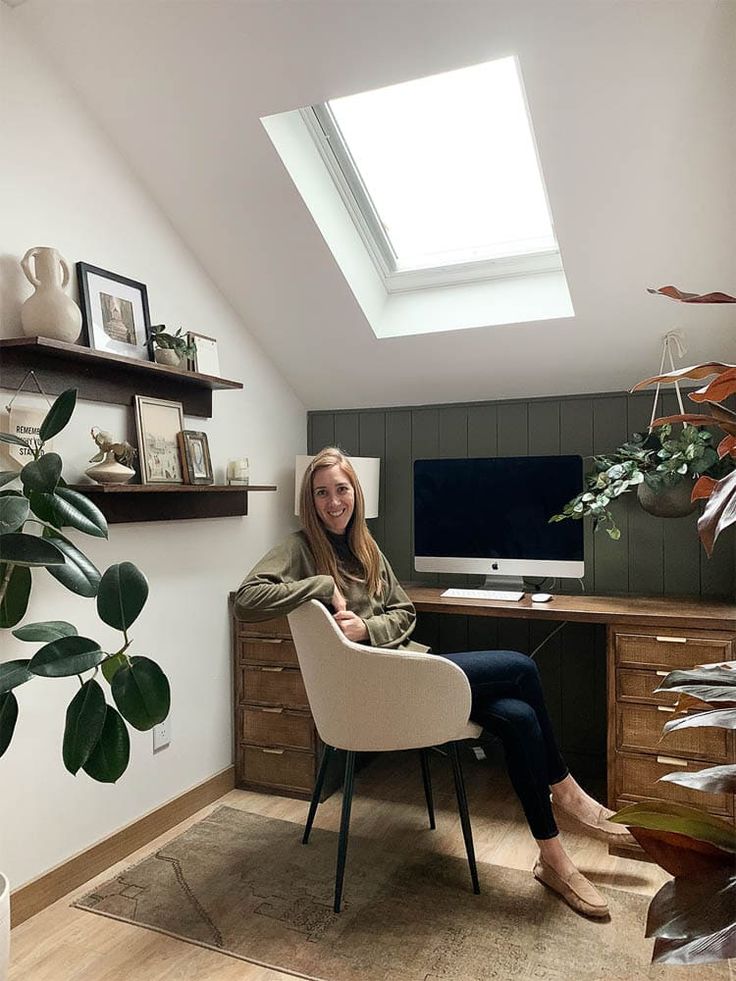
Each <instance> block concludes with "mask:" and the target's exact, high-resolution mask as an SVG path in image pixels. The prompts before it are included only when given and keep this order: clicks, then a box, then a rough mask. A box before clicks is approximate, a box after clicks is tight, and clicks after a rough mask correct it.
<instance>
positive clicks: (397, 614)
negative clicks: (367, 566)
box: [364, 555, 417, 647]
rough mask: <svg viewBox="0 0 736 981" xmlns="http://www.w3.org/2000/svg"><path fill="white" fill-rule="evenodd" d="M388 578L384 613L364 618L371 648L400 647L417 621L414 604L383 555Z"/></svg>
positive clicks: (384, 569) (383, 563)
mask: <svg viewBox="0 0 736 981" xmlns="http://www.w3.org/2000/svg"><path fill="white" fill-rule="evenodd" d="M381 559H382V565H383V571H384V573H385V577H386V587H385V588H386V597H385V599H384V601H383V612H382V613H378V614H376V615H375V616H371V617H366V618H364V623H365V625H366V628H367V630H368V639H369V641H370V646H371V647H398V646H399V645H400V644H403V643H404V642H405V641H407V640H408V639H409V636H410V634H411V633H412V631H413V630H414V627H415V625H416V621H417V614H416V610H415V609H414V604H413V603H412V601H411V600H410V599H409V597H408V596H407V595H406V593H405V592H404V590H403V589H402V587H401V585H400V583H399V580H398V579H397V578H396V576H395V574H394V570H393V569H392V568H391V566H390V565H389V563H388V560H387V559H386V557H385V556H384V555H381Z"/></svg>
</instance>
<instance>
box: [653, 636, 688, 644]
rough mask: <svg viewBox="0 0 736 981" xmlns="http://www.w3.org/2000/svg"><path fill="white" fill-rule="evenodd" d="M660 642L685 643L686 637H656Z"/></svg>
mask: <svg viewBox="0 0 736 981" xmlns="http://www.w3.org/2000/svg"><path fill="white" fill-rule="evenodd" d="M656 640H658V641H660V642H661V643H662V644H687V637H657V638H656Z"/></svg>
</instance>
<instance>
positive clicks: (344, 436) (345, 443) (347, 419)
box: [335, 412, 360, 456]
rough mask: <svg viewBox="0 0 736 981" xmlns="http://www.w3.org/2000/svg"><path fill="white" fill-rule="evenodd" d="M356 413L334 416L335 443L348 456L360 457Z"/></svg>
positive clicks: (342, 413)
mask: <svg viewBox="0 0 736 981" xmlns="http://www.w3.org/2000/svg"><path fill="white" fill-rule="evenodd" d="M358 419H359V417H358V413H357V412H338V413H337V415H336V416H335V443H336V444H337V445H338V446H339V447H340V449H341V450H342V451H343V452H344V453H347V454H348V455H349V456H360V448H359V444H360V438H359V435H358Z"/></svg>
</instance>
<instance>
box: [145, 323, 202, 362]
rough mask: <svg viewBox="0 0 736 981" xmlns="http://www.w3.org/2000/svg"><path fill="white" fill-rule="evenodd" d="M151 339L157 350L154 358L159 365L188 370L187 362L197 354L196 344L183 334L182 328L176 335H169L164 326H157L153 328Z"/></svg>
mask: <svg viewBox="0 0 736 981" xmlns="http://www.w3.org/2000/svg"><path fill="white" fill-rule="evenodd" d="M151 339H152V340H153V346H154V349H155V350H154V357H155V359H156V362H157V363H158V364H166V365H170V366H171V367H173V368H186V367H187V361H188V360H189V359H193V358H194V355H195V354H196V348H195V346H194V344H192V343H191V341H190V340H189V338H188V337H187V335H186V334H182V332H181V327H179V329H178V330H177V331H176V333H175V334H169V333H167V332H166V326H165V325H164V324H155V325H154V326H153V327H151Z"/></svg>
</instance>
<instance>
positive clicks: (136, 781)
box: [0, 5, 306, 888]
mask: <svg viewBox="0 0 736 981" xmlns="http://www.w3.org/2000/svg"><path fill="white" fill-rule="evenodd" d="M16 24H17V21H15V22H14V19H13V14H12V13H11V12H10V11H9V10H7V9H6V8H3V7H2V6H1V5H0V37H2V39H3V44H2V52H1V56H0V91H1V92H2V98H1V99H0V132H2V134H3V152H2V155H1V156H0V215H1V216H2V218H1V219H0V304H1V306H0V316H1V324H2V327H1V331H0V332H1V333H2V336H4V337H11V336H18V335H20V334H21V333H22V332H21V328H20V305H21V302H22V301H23V300H24V299H25V298H26V296H29V295H30V292H31V288H30V286H29V284H28V283H27V282H26V280H25V278H24V276H23V274H22V272H21V270H20V267H19V265H18V260H19V258H20V257H21V256H22V255H23V254H24V253H25V251H26V249H28V248H29V247H31V246H34V245H53V246H55V247H56V248H58V249H59V251H60V252H61V253H62V254H63V255H64V256H65V257H66V258H67V260H69V261H70V262H72V263H73V262H76V261H77V260H79V259H82V260H85V261H87V262H91V263H93V264H95V265H98V266H102V267H103V268H105V269H111V270H115V271H117V272H120V273H121V274H123V275H126V276H128V277H130V278H132V279H136V280H139V281H142V282H145V283H146V284H147V285H148V291H149V302H150V307H151V318H152V322H153V323H166V324H167V325H169V326H172V327H176V326H179V325H181V326H183V327H184V328H185V329H187V328H188V329H192V330H197V331H200V332H201V333H204V334H208V335H212V336H215V337H217V339H218V344H219V351H220V359H221V365H222V369H223V374H225V375H226V376H227V377H230V378H237V379H239V380H241V381H242V382H243V383H244V386H245V388H244V390H243V391H242V392H219V393H215V396H214V415H213V418H212V419H211V420H201V419H199V418H194V417H189V418H187V419H186V420H185V422H186V423H187V425H188V428H194V429H200V428H201V429H204V430H206V431H207V433H208V436H209V440H210V445H211V453H212V460H213V464H214V465H215V468H216V471H219V472H218V473H216V476H217V478H219V479H220V480H221V479H222V476H223V473H222V471H223V465H224V462H225V461H226V460H227V458H228V457H230V456H241V455H245V456H248V457H249V458H250V461H251V480H252V481H253V482H254V483H277V484H278V485H279V491H278V493H276V494H268V493H262V494H255V493H254V494H252V495H250V500H249V511H250V513H249V515H248V517H245V518H218V519H209V520H197V521H194V520H193V521H176V522H173V521H172V522H155V523H145V524H128V525H113V526H111V529H110V540H109V542H103V541H99V540H96V539H90V538H87V537H86V536H84V535H79V534H75V533H72V537H74V539H75V540H76V541H77V543H78V544H79V545H80V547H81V548H82V550H83V551H84V552H86V554H87V555H89V557H90V558H91V559H92V560H93V561H94V562H95V563H96V564H97V565H98V567H99V568H100V569H101V570H102V569H105V568H107V566H108V565H110V564H112V563H113V562H120V561H124V560H129V561H132V562H134V563H135V564H136V565H138V566H139V568H140V569H142V570H143V572H144V573H145V574H146V575H147V576H148V579H149V581H150V585H151V593H150V598H149V601H148V604H147V607H146V608H145V609H144V611H143V613H142V615H141V617H140V619H139V621H138V622H137V623H136V624H135V625H134V627H133V628H132V630H131V636H132V637H133V638H134V652H136V653H141V654H148V655H150V656H152V657H153V658H155V659H156V660H157V661H158V662H159V663H160V664H161V665H162V667H163V668H164V670H165V671H166V673H167V674H168V676H169V679H170V681H171V687H172V699H173V701H172V711H171V720H172V743H171V746H170V747H169V748H168V749H166V750H164V751H162V752H160V753H158V754H157V755H156V756H155V757H154V756H153V754H152V737H151V733H150V732H149V733H138V732H135V731H132V732H131V764H130V767H129V769H128V771H127V772H126V773H125V774H124V775H123V777H122V778H121V779H120V781H119V782H118V784H117V785H114V786H103V785H101V784H97V783H95V782H93V781H92V780H90V779H89V778H88V777H87V776H86V775H84V774H83V773H82V774H81V775H78V776H77V777H76V778H75V777H72V776H71V775H70V774H69V773H67V771H66V770H65V769H64V767H63V764H62V761H61V733H62V730H63V724H64V713H65V710H66V705H67V703H68V701H69V700H70V698H71V697H72V695H73V694H74V692H75V690H76V689H77V687H78V682H77V681H76V679H63V680H58V681H48V680H45V679H35V680H34V681H32V682H29V683H28V684H27V685H25V686H23V687H22V688H19V689H18V690H17V696H18V701H19V703H20V718H19V722H18V727H17V729H16V733H15V737H14V740H13V744H12V745H11V747H10V749H9V750H8V752H7V753H6V755H5V756H4V757H3V758H2V759H1V760H0V868H2V869H3V871H5V872H6V873H7V874H8V875H9V877H10V880H11V883H12V885H13V887H14V888H17V887H18V886H20V885H22V884H23V883H25V882H26V881H28V880H29V879H31V878H33V877H35V876H37V875H38V874H40V873H43V872H44V871H46V870H48V869H49V868H51V867H52V866H54V865H56V864H58V863H59V862H61V861H63V860H65V859H67V858H68V857H69V856H71V855H72V854H74V853H76V852H78V851H80V850H82V849H84V848H86V847H88V846H89V845H91V844H92V843H93V842H95V841H98V840H99V839H102V838H105V837H106V836H107V835H109V834H110V833H112V832H114V831H115V830H116V829H118V828H120V827H121V826H123V825H125V824H126V823H128V822H130V821H132V820H134V819H135V818H137V817H139V816H140V815H141V814H143V813H145V812H147V811H149V810H151V809H152V808H155V807H156V806H158V805H159V804H161V803H162V802H164V801H166V800H168V799H170V798H172V797H175V796H177V795H178V794H180V793H182V792H184V791H185V790H186V789H188V788H189V787H191V786H193V785H195V784H197V783H199V782H200V781H202V780H205V779H207V778H208V777H210V776H211V775H213V774H215V773H217V772H218V771H220V770H222V769H224V768H225V767H226V766H228V765H229V764H230V763H231V761H232V747H231V740H232V724H231V669H230V651H229V637H228V622H227V594H228V591H229V590H231V589H233V588H234V587H236V586H237V584H238V583H239V581H240V579H241V578H242V577H243V575H244V573H245V572H247V570H248V568H249V567H250V566H251V565H252V564H253V563H254V562H255V560H256V559H257V558H258V557H259V556H260V555H261V554H262V553H263V552H264V551H265V550H266V549H267V548H268V547H270V546H271V544H273V543H274V542H275V541H276V540H278V539H279V538H280V537H281V536H282V535H283V534H284V533H285V532H286V531H288V530H289V529H290V528H291V527H292V524H293V521H294V519H293V516H292V513H291V512H292V500H293V487H292V485H291V482H290V481H293V459H294V455H295V454H297V453H303V452H304V451H305V447H306V414H305V410H304V406H303V405H302V404H301V403H300V402H299V400H298V399H297V398H296V396H295V395H294V394H293V392H292V390H291V389H290V388H289V387H288V386H287V385H286V384H285V382H284V381H283V379H282V378H281V377H280V376H279V375H278V374H277V372H276V371H275V370H274V368H273V366H272V365H271V363H270V362H269V361H268V360H267V359H266V357H265V356H264V355H263V353H262V351H261V350H260V348H259V347H258V346H257V344H256V343H255V342H254V341H253V339H252V337H251V335H250V334H249V333H248V330H247V325H244V324H243V323H242V322H241V321H239V320H238V318H237V317H236V316H235V315H234V313H233V311H232V309H231V308H230V307H229V306H228V305H227V304H226V303H225V301H224V300H223V298H222V296H221V295H220V294H219V293H218V292H217V290H216V289H215V288H214V286H213V284H212V282H211V281H210V280H209V279H208V278H207V276H206V275H205V274H204V272H203V270H202V268H201V267H200V266H199V265H198V264H197V262H196V261H195V260H194V259H193V257H192V255H191V253H190V252H189V251H188V249H187V248H186V247H185V245H184V244H183V243H182V241H181V240H180V239H179V238H178V237H177V235H176V234H175V233H174V231H173V230H172V228H171V226H170V225H169V224H168V222H167V221H166V220H165V219H164V218H163V216H162V215H161V213H160V211H159V210H158V209H157V207H156V205H155V204H154V202H153V201H152V200H151V199H150V198H149V197H147V195H146V194H145V193H143V191H142V190H141V187H140V185H139V184H138V182H137V181H136V179H135V176H134V175H133V174H132V173H131V172H130V171H129V170H128V169H127V168H126V166H125V165H124V164H123V163H122V162H121V160H120V159H119V157H118V156H117V155H116V153H115V152H114V151H113V150H112V148H111V145H110V143H109V142H108V141H107V139H106V137H105V136H104V135H103V133H102V132H101V130H100V129H98V128H97V127H96V126H95V125H93V124H92V123H91V122H90V120H89V118H88V117H87V116H86V115H85V114H84V113H83V112H82V111H81V110H80V108H79V105H78V103H77V101H76V99H75V98H74V97H73V96H72V95H71V93H70V92H69V91H68V90H67V89H66V88H65V87H64V86H63V85H62V84H61V83H60V82H59V80H58V79H57V78H55V77H54V76H53V75H52V74H50V73H49V71H48V70H47V69H46V67H45V65H44V64H43V63H42V60H41V59H40V58H39V57H38V55H37V54H36V52H35V50H34V49H33V48H32V47H31V46H30V45H29V44H28V43H27V41H26V40H25V39H24V38H23V37H22V36H21V35H20V34H19V32H18V29H17V27H16ZM0 397H1V398H2V405H3V406H4V405H5V404H6V403H7V393H6V392H4V391H3V392H2V393H0ZM92 425H98V426H100V427H102V428H103V429H108V430H110V431H112V432H113V433H115V434H118V435H123V434H125V433H127V434H128V435H129V436H130V435H131V434H132V432H133V428H132V409H128V408H124V407H122V406H112V405H102V404H100V403H95V402H82V403H80V404H79V406H78V408H77V410H76V412H75V415H74V417H73V420H72V423H71V424H70V426H69V428H68V430H67V431H66V432H64V433H63V434H62V436H61V437H60V438H59V439H58V443H57V448H58V449H59V450H60V452H61V453H62V455H63V457H64V461H65V469H64V476H65V478H66V479H67V480H69V481H74V480H76V479H77V478H79V477H80V475H81V472H82V470H83V469H84V467H86V466H87V465H88V460H89V458H90V457H91V456H92V454H93V452H94V446H93V444H92V442H91V439H90V437H89V429H90V427H91V426H92ZM46 619H67V620H70V621H71V622H73V623H75V624H76V625H77V627H78V628H79V631H80V633H82V634H87V635H88V636H91V637H94V638H96V639H99V640H100V641H101V643H102V644H103V647H104V645H105V644H110V645H113V644H115V643H116V642H117V640H118V637H119V635H116V633H115V631H113V630H111V629H110V628H108V627H105V626H104V625H102V624H101V623H100V621H99V620H98V619H97V617H96V615H95V613H94V603H93V601H92V600H85V599H81V598H79V597H75V596H73V595H72V594H71V593H69V592H68V591H67V590H65V589H63V588H62V587H61V586H60V585H58V584H57V583H56V582H55V581H54V580H52V579H51V578H50V577H49V576H48V575H47V574H46V573H45V572H44V571H43V570H41V571H39V572H38V573H37V574H34V588H33V593H32V598H31V605H30V608H29V611H28V614H27V617H26V620H27V621H28V622H31V621H33V620H46ZM112 649H114V648H112ZM33 650H35V647H34V646H33V645H30V644H21V643H20V642H19V641H16V640H15V639H14V638H12V637H11V636H10V635H9V633H8V632H6V631H4V632H3V638H2V655H1V656H2V659H3V660H5V659H10V658H17V657H28V656H30V654H31V653H32V652H33Z"/></svg>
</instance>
